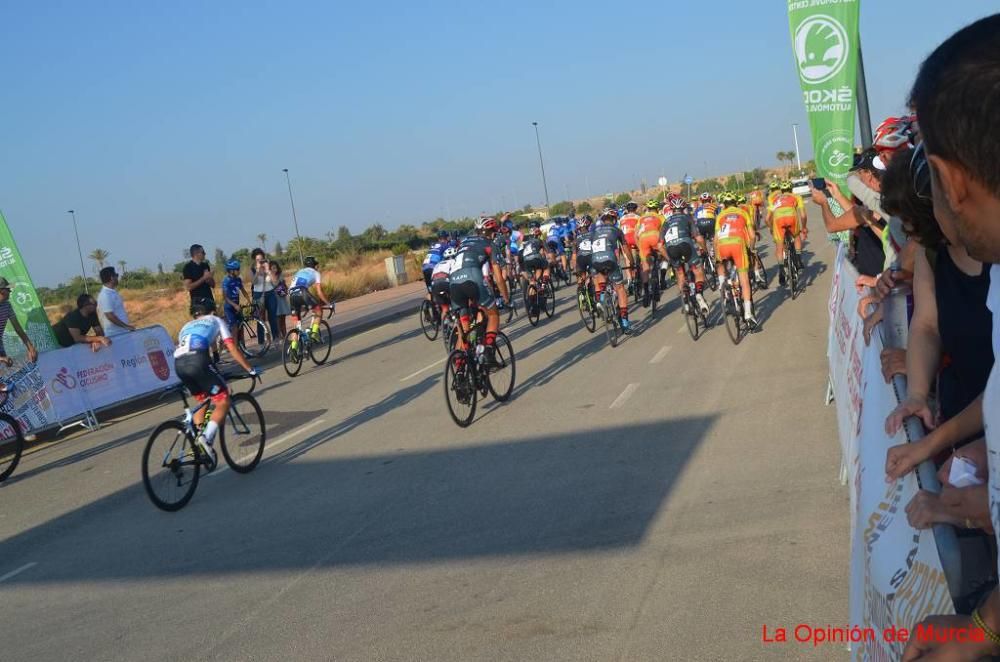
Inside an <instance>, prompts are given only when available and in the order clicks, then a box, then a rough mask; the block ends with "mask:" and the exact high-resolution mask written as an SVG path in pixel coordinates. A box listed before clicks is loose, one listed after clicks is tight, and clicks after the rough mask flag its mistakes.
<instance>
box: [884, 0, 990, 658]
mask: <svg viewBox="0 0 1000 662" xmlns="http://www.w3.org/2000/svg"><path fill="white" fill-rule="evenodd" d="M910 100H911V106H912V107H913V108H914V109H915V110H916V113H917V116H918V117H919V118H920V131H921V134H922V136H923V140H924V142H923V144H922V146H921V147H922V149H923V150H924V151H925V152H926V157H927V163H928V166H927V167H926V168H925V167H922V164H921V163H920V161H919V160H917V159H915V160H914V165H915V166H916V167H914V169H913V170H914V171H913V174H914V181H915V183H916V184H918V185H919V184H921V183H922V182H923V181H924V179H923V177H924V174H925V173H929V175H930V177H929V180H930V186H931V192H932V197H933V203H934V215H935V217H936V218H937V220H938V222H939V223H940V225H941V229H942V231H943V232H944V234H945V236H946V237H948V239H949V241H951V240H952V237H954V238H955V239H956V240H957V242H956V243H960V244H961V245H962V246H963V247H964V248H965V249H967V250H968V253H969V255H970V256H972V257H973V258H976V259H978V260H982V261H983V262H993V263H996V262H1000V123H998V122H997V121H996V118H997V117H1000V14H994V15H993V16H989V17H987V18H984V19H981V20H979V21H976V22H975V23H973V24H972V25H969V26H967V27H965V28H963V29H961V30H959V31H958V32H956V33H955V34H954V35H952V36H951V37H949V38H948V39H947V40H946V41H945V42H944V43H943V44H941V45H940V46H938V47H937V48H936V49H935V50H934V52H933V53H931V54H930V55H929V56H928V57H927V59H926V60H924V62H923V64H922V65H921V66H920V71H919V73H918V74H917V79H916V81H915V82H914V84H913V90H912V91H911V93H910ZM987 305H988V307H989V309H990V311H991V313H992V314H993V319H992V324H993V353H994V356H996V354H997V353H998V352H1000V266H997V265H994V266H993V267H992V268H991V271H990V289H989V294H988V295H987ZM981 400H982V405H981V407H980V408H979V409H978V411H979V417H980V421H979V425H975V421H972V423H971V424H969V425H968V429H969V430H970V431H974V430H975V429H977V428H978V427H984V428H985V430H986V447H987V450H988V454H987V457H988V458H989V460H988V463H989V465H990V466H989V472H988V473H989V477H988V479H989V489H988V495H989V501H990V503H989V513H990V516H991V519H992V526H993V529H994V530H998V529H1000V500H998V499H1000V370H998V369H997V367H996V363H994V365H993V369H992V371H991V373H990V377H989V380H988V382H987V386H986V390H985V392H984V393H983V395H982V396H981ZM973 407H975V405H973ZM967 409H968V408H967ZM964 414H965V412H963V413H962V414H960V415H959V416H956V417H955V418H956V419H958V418H961V417H962V416H963V415H964ZM974 416H975V414H974V413H973V415H972V417H974ZM984 423H985V425H984ZM942 427H943V426H942ZM958 438H961V436H960V435H959V437H958ZM890 460H891V458H887V469H891V468H892V467H891V465H890ZM923 625H924V626H925V627H926V626H933V627H934V628H935V629H937V628H943V629H947V628H966V629H968V628H982V629H983V630H984V631H985V633H986V634H987V636H986V637H984V639H985V641H979V642H977V641H969V640H968V639H967V640H965V641H962V640H960V639H957V638H953V639H949V640H947V641H942V640H936V639H935V638H930V639H928V640H917V639H911V640H910V642H909V644H908V645H907V647H906V651H905V652H904V654H903V659H904V660H914V659H919V658H923V657H930V656H932V655H934V656H937V657H936V658H935V659H970V660H971V659H978V658H981V657H988V656H990V655H998V654H1000V645H997V644H996V643H994V642H995V641H997V640H1000V635H998V634H997V633H998V632H1000V592H998V590H997V589H995V588H994V589H993V591H992V592H991V593H990V595H989V597H988V598H987V599H986V600H985V601H984V602H983V603H982V604H981V605H980V607H979V608H978V609H976V610H975V611H974V612H973V614H972V616H931V617H930V618H927V619H925V620H924V622H923Z"/></svg>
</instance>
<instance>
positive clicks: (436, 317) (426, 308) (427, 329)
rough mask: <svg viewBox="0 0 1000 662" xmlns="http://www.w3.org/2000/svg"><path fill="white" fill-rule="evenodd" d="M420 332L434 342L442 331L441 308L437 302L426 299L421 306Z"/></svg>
mask: <svg viewBox="0 0 1000 662" xmlns="http://www.w3.org/2000/svg"><path fill="white" fill-rule="evenodd" d="M419 315H420V330H421V331H423V332H424V335H425V336H426V337H427V339H428V340H430V341H433V340H434V339H436V338H437V336H438V333H439V332H440V331H441V306H439V305H438V303H437V302H436V301H428V300H427V299H424V300H423V301H422V302H421V304H420V313H419Z"/></svg>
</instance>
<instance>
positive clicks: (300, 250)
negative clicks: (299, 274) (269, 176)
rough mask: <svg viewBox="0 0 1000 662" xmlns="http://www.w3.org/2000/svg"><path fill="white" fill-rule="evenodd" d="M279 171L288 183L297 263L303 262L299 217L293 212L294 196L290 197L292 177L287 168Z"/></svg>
mask: <svg viewBox="0 0 1000 662" xmlns="http://www.w3.org/2000/svg"><path fill="white" fill-rule="evenodd" d="M281 172H283V173H285V183H286V184H288V202H290V203H291V205H292V223H294V224H295V238H296V239H298V241H297V242H295V243H296V244H297V245H298V247H299V263H300V264H304V263H305V258H304V257H303V256H302V235H300V234H299V217H298V216H297V215H296V214H295V198H293V197H292V178H291V177H290V176H289V175H288V168H282V169H281Z"/></svg>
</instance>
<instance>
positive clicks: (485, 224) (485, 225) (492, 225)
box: [476, 216, 500, 232]
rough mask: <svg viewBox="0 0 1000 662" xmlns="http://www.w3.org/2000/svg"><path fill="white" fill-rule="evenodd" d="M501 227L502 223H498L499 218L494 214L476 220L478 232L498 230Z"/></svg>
mask: <svg viewBox="0 0 1000 662" xmlns="http://www.w3.org/2000/svg"><path fill="white" fill-rule="evenodd" d="M499 229H500V224H499V223H497V219H495V218H493V217H492V216H487V217H486V218H480V219H478V220H476V231H477V232H496V231H497V230H499Z"/></svg>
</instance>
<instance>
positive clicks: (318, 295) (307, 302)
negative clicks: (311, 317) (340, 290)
mask: <svg viewBox="0 0 1000 662" xmlns="http://www.w3.org/2000/svg"><path fill="white" fill-rule="evenodd" d="M303 265H304V266H303V267H302V268H301V269H299V270H298V271H296V272H295V275H294V276H292V284H291V285H290V286H289V288H288V296H289V303H290V304H291V307H292V314H293V315H294V316H295V317H296V318H301V317H302V309H303V308H309V309H310V310H312V311H313V312H318V311H319V307H320V303H321V302H322V304H323V305H324V306H329V305H330V301H329V300H328V299H327V298H326V295H325V294H323V288H322V287H320V285H322V276H320V274H319V271H318V270H317V269H316V267H318V266H319V263H318V262H317V261H316V258H314V257H312V256H308V257H306V259H305V260H303Z"/></svg>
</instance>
